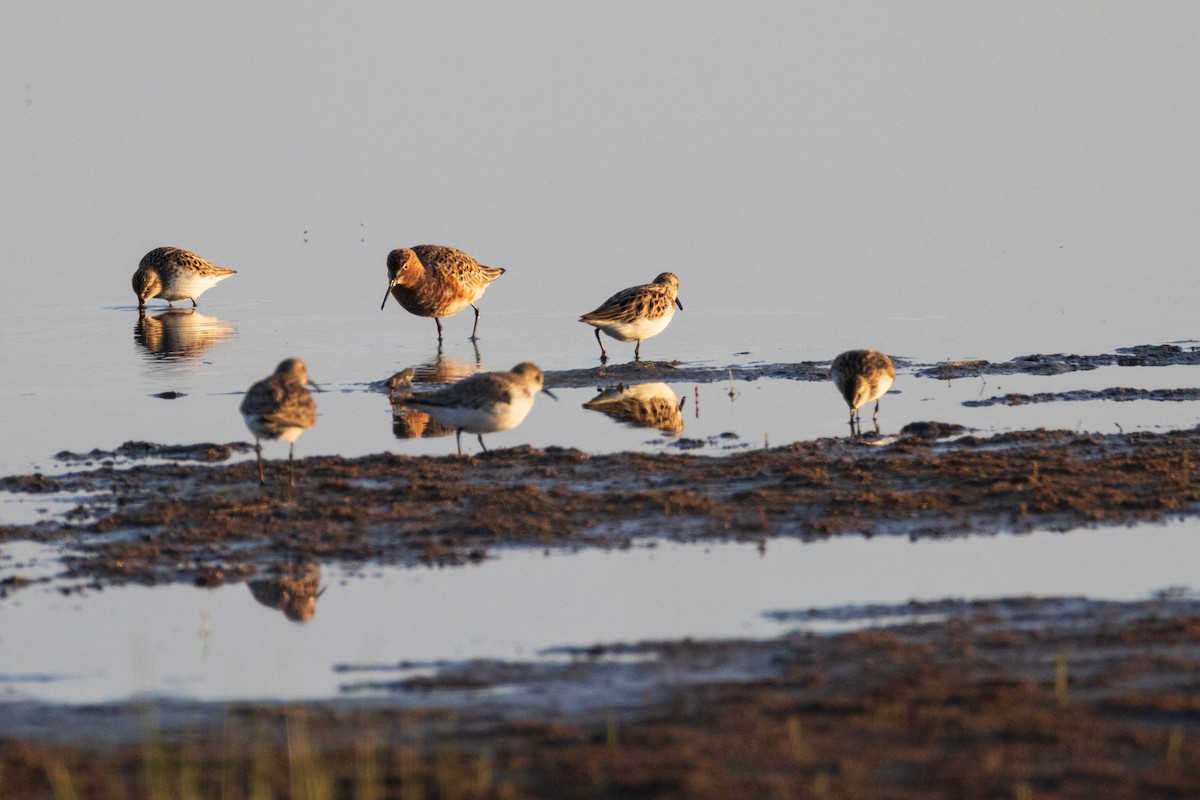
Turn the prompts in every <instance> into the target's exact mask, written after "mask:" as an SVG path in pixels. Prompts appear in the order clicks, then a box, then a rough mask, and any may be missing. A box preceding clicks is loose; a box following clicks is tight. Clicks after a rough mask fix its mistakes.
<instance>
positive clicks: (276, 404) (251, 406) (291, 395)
mask: <svg viewBox="0 0 1200 800" xmlns="http://www.w3.org/2000/svg"><path fill="white" fill-rule="evenodd" d="M305 386H312V387H313V388H314V389H315V388H317V387H316V384H314V383H313V382H312V381H311V380H309V379H308V367H306V366H305V365H304V362H303V361H301V360H300V359H298V358H288V359H284V360H283V361H281V362H279V366H278V367H276V368H275V372H274V373H273V374H272V375H271V376H270V377H267V378H263V379H262V380H261V381H259V382H258V383H256V384H254V385H253V386H251V387H250V391H248V392H246V397H245V399H244V400H242V405H241V412H242V417H244V418H245V420H246V427H247V428H249V429H250V431H251V433H253V434H254V452H255V454H256V455H257V456H258V482H259V483H260V484H263V483H266V480H265V479H264V478H263V460H262V442H261V441H260V440H262V439H283V440H284V441H285V442H287V443H288V466H289V467H290V468H291V473H292V485H293V486H295V485H296V459H295V450H296V440H297V439H299V438H300V434H302V433H304V431H305V430H307V429H308V428H311V427H312V426H313V425H315V424H316V422H317V404H316V402H314V401H313V399H312V395H311V394H309V393H308V389H306V388H304V387H305Z"/></svg>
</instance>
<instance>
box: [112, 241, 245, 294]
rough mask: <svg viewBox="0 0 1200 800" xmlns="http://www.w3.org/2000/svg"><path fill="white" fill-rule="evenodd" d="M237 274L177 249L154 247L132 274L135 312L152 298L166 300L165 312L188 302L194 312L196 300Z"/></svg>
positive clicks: (143, 257)
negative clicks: (177, 302)
mask: <svg viewBox="0 0 1200 800" xmlns="http://www.w3.org/2000/svg"><path fill="white" fill-rule="evenodd" d="M236 274H237V272H236V271H235V270H232V269H226V268H225V267H218V266H217V265H216V264H210V263H209V262H207V261H205V260H204V259H203V258H201V257H200V256H198V255H196V254H195V253H192V252H189V251H187V250H183V249H181V248H179V247H156V248H155V249H153V250H151V251H150V252H149V253H146V255H144V256H142V261H141V263H140V264H138V268H137V272H135V273H133V293H134V294H136V295H137V299H138V308H145V307H146V301H147V300H149V299H151V298H152V297H161V298H162V299H163V300H166V301H167V307H168V308H170V307H171V306H172V304H173V303H174V302H175V301H176V300H191V301H192V308H195V307H196V298H197V297H199V296H200V295H202V294H204V293H205V292H207V291H208V290H209V289H211V288H212V287H214V286H216V285H217V284H218V283H220V282H221V281H223V280H225V279H226V278H228V277H229V276H230V275H236Z"/></svg>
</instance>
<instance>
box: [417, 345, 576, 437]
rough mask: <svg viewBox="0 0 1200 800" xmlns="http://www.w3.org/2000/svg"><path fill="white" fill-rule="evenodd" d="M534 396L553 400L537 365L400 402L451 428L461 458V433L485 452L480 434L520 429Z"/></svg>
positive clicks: (488, 375) (491, 374) (477, 378)
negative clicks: (472, 438)
mask: <svg viewBox="0 0 1200 800" xmlns="http://www.w3.org/2000/svg"><path fill="white" fill-rule="evenodd" d="M538 392H543V393H545V394H548V395H550V396H551V397H554V393H553V392H551V391H550V390H549V389H547V388H546V379H545V376H544V375H543V374H542V371H541V370H540V369H539V368H538V367H537V365H536V364H530V363H529V362H524V363H522V364H517V365H516V366H515V367H513V368H512V370H510V371H508V372H484V373H480V374H478V375H472V376H470V377H469V378H464V379H463V380H461V381H459V382H458V383H455V384H451V385H450V386H447V387H446V388H445V389H441V390H439V391H436V392H418V393H414V394H410V395H408V396H407V397H405V398H404V399H403V400H401V401H400V402H402V403H403V404H405V405H407V406H410V407H412V408H416V409H419V410H421V411H424V412H426V413H428V414H429V416H431V417H433V419H434V421H436V422H440V423H441V424H443V425H448V426H450V427H451V428H454V429H455V432H456V433H455V440H456V441H457V443H458V454H459V455H460V456H461V455H462V432H463V431H466V432H467V433H474V434H477V435H478V437H479V446H480V447H481V448H483V450H484V451H485V452H486V451H487V446H486V445H484V443H483V434H485V433H496V432H499V431H506V430H509V429H511V428H515V427H516V426H518V425H520V424H521V421H522V420H524V419H525V417H526V416H528V414H529V411H530V409H532V408H533V398H534V396H535V395H536V394H537V393H538ZM554 399H555V400H557V399H558V398H557V397H554Z"/></svg>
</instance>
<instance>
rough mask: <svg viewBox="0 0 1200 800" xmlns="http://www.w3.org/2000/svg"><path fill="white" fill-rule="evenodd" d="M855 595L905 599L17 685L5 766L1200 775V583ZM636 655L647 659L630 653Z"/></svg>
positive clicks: (958, 785) (859, 790)
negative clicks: (512, 646)
mask: <svg viewBox="0 0 1200 800" xmlns="http://www.w3.org/2000/svg"><path fill="white" fill-rule="evenodd" d="M823 613H825V614H829V613H830V612H828V611H826V612H823ZM835 613H837V614H838V615H839V616H840V617H841V618H842V619H843V620H844V621H853V620H855V619H857V620H860V621H864V622H870V621H871V620H872V619H876V620H885V618H895V617H899V618H902V619H907V621H901V622H899V623H894V624H890V625H888V624H886V621H885V627H882V628H877V629H869V630H863V631H857V632H850V633H844V634H836V635H817V634H812V633H805V632H802V631H801V632H796V633H792V634H789V635H786V636H782V637H779V638H777V639H772V640H769V641H718V642H695V641H678V642H644V643H639V644H631V645H622V646H617V647H611V648H591V649H588V650H586V651H578V652H575V653H572V654H570V655H571V656H572V658H571V659H570V660H569V661H567V662H566V663H558V664H554V663H530V664H522V663H516V664H507V663H502V662H470V663H465V664H461V665H447V666H445V667H444V668H443V669H442V670H440V671H439V672H438V673H437V675H435V676H434V677H433V678H430V679H426V680H422V681H398V682H397V683H396V684H395V685H394V686H390V687H384V688H385V689H386V693H385V694H384V695H382V696H376V697H371V698H369V699H363V700H355V699H353V696H351V698H350V699H343V700H340V701H332V702H325V703H310V704H306V705H298V704H245V703H238V704H203V703H177V702H170V701H163V702H159V703H149V704H145V703H143V704H116V705H108V706H94V707H83V708H80V707H59V706H45V705H38V704H0V731H3V732H4V733H3V734H0V736H3V737H4V738H0V766H3V768H4V778H5V781H6V785H8V786H10V787H19V789H20V791H21V794H20V796H22V797H28V798H43V797H45V798H50V797H61V796H63V795H62V794H61V790H62V786H63V775H67V776H69V777H70V781H71V786H72V788H73V789H76V790H79V791H80V794H81V796H89V797H92V796H100V797H103V796H114V795H111V794H105V792H110V793H111V792H112V791H114V789H113V786H114V782H113V781H114V779H113V776H114V775H125V776H130V777H129V779H128V780H123V781H120V783H123V784H125V786H124V788H123V789H122V791H123V792H126V791H127V792H128V794H121V795H120V796H134V797H143V796H146V794H145V791H146V784H147V783H148V782H149V779H148V778H144V777H141V776H150V775H152V774H159V775H165V776H168V777H167V778H165V779H163V778H160V780H166V781H167V782H168V784H169V785H172V786H174V785H179V786H181V787H182V786H185V785H191V783H194V785H195V787H197V788H198V787H203V786H206V787H208V788H209V791H210V792H211V794H208V793H206V794H205V796H218V793H217V788H218V787H220V786H225V787H238V788H236V789H235V790H234V791H235V796H244V795H242V794H241V792H242V791H244V788H245V787H249V786H254V785H258V786H260V787H261V786H262V785H268V784H269V785H270V786H271V787H272V789H273V791H274V795H273V796H276V797H306V796H311V795H308V794H304V793H303V792H301V793H299V794H298V793H297V791H298V790H297V785H296V774H297V771H299V770H302V769H303V770H304V771H306V772H316V773H317V774H318V775H320V776H322V777H323V778H324V779H325V780H327V781H328V782H329V784H330V785H332V786H337V787H341V790H340V791H338V792H336V793H331V794H330V795H328V796H336V797H353V796H355V794H354V791H355V788H356V787H361V786H362V781H363V776H364V775H369V776H372V777H371V781H370V786H371V787H372V789H373V790H374V791H375V792H376V796H380V797H412V796H415V793H417V792H419V793H420V794H421V796H425V797H460V798H505V797H528V798H592V797H645V798H676V797H679V798H683V797H687V798H714V799H715V798H727V797H761V798H780V799H781V800H782V798H792V797H809V796H815V797H855V798H900V797H930V798H933V797H938V798H942V797H944V798H958V797H988V798H990V797H995V798H1010V797H1014V796H1016V797H1055V798H1118V797H1119V798H1127V797H1143V798H1144V797H1163V798H1168V797H1171V798H1179V797H1191V796H1195V794H1196V792H1197V791H1200V706H1198V704H1197V701H1196V692H1197V685H1196V677H1195V676H1196V675H1197V674H1200V670H1198V668H1200V644H1198V642H1200V639H1198V634H1200V602H1198V601H1197V600H1196V599H1195V598H1193V597H1183V596H1163V597H1160V598H1157V599H1154V600H1150V601H1145V602H1140V603H1101V602H1094V601H1087V600H1082V599H1079V598H1049V599H1036V600H1035V599H1012V600H999V601H988V602H974V603H962V602H953V601H948V602H942V603H936V604H926V605H922V606H914V605H908V606H899V607H889V608H870V609H861V608H848V609H842V610H840V611H838V612H835ZM795 615H796V617H797V618H799V619H802V618H803V617H804V616H805V612H802V611H797V612H795ZM631 655H636V656H639V657H640V658H639V659H638V660H629V659H628V658H626V659H625V660H621V658H620V657H622V656H625V657H628V656H631ZM298 751H299V752H300V753H301V754H302V755H303V757H304V759H306V761H304V762H303V763H298V761H297V752H298ZM151 769H154V770H158V771H159V772H158V773H151V771H150V770H151ZM256 776H257V778H256ZM256 779H257V781H258V783H255V780H256ZM185 781H186V782H189V783H185ZM10 796H14V795H11V794H10ZM360 796H361V795H360Z"/></svg>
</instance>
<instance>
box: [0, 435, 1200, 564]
mask: <svg viewBox="0 0 1200 800" xmlns="http://www.w3.org/2000/svg"><path fill="white" fill-rule="evenodd" d="M909 432H910V434H911V435H904V436H900V437H897V438H894V439H886V438H872V437H868V438H865V439H822V440H816V441H810V442H797V443H795V444H792V445H789V446H786V447H779V448H774V449H770V450H757V451H742V452H737V453H733V454H730V455H727V456H722V457H717V458H714V457H705V458H694V457H689V456H688V455H686V454H669V453H659V454H639V453H621V454H614V455H599V456H589V455H586V454H584V453H581V452H579V451H576V450H562V449H548V450H544V451H543V450H534V449H531V448H528V447H521V448H514V449H509V450H498V451H492V452H488V453H484V454H481V455H479V456H475V457H472V458H469V459H461V458H456V457H442V458H431V457H405V456H397V455H375V456H367V457H362V458H354V459H346V458H339V457H317V458H308V459H303V460H301V461H298V462H297V472H298V474H299V484H298V486H297V487H296V488H292V487H291V486H290V485H289V483H288V479H287V470H286V466H285V465H284V464H283V463H281V462H271V463H270V465H269V473H268V481H267V486H266V488H265V489H262V488H260V487H259V485H258V481H257V472H256V469H255V466H254V464H253V463H252V462H249V461H244V462H240V463H234V464H228V465H221V464H217V465H213V464H202V465H193V464H188V463H184V462H180V463H153V464H134V465H132V466H128V467H123V468H117V467H115V466H108V465H102V466H99V467H94V468H92V469H84V470H80V471H76V472H71V473H68V474H65V475H56V476H45V475H26V476H15V477H9V478H4V479H0V489H3V490H6V491H10V492H21V493H35V494H40V493H47V492H66V493H78V495H79V497H78V499H77V500H76V501H75V506H74V508H73V509H72V510H71V511H69V512H68V513H67V514H66V515H65V516H64V517H58V518H54V519H51V520H48V521H43V522H40V523H37V524H36V525H32V526H9V527H4V528H0V536H2V537H5V538H27V539H28V538H34V539H40V540H43V541H50V540H64V541H69V542H70V544H71V554H70V555H69V556H68V557H67V560H66V563H67V566H68V570H69V575H70V576H73V577H75V578H79V579H83V580H88V581H98V582H99V583H100V584H103V583H109V582H116V583H124V582H131V581H135V582H141V583H146V584H154V583H164V582H177V581H187V582H194V583H198V584H200V585H205V586H211V585H217V584H219V583H221V582H224V581H230V580H246V579H249V578H250V577H252V576H254V575H256V573H258V572H260V571H262V570H264V569H268V568H271V567H274V566H275V565H278V564H281V563H288V562H308V561H318V562H335V561H336V562H345V563H349V564H355V563H360V562H366V561H376V562H381V563H394V564H437V565H454V564H463V563H469V562H475V561H480V560H483V559H486V558H487V557H488V555H489V553H490V552H491V551H493V550H494V549H496V548H500V547H515V546H523V547H529V546H536V547H558V548H582V547H603V548H619V547H625V546H628V545H630V544H631V543H632V542H633V541H635V540H638V539H650V538H666V539H671V540H677V541H699V540H704V539H735V540H750V541H761V542H767V541H769V540H770V539H771V538H773V537H778V536H788V537H798V538H802V539H816V538H822V537H828V536H837V535H842V534H861V535H866V536H875V535H904V536H909V537H914V538H917V537H937V536H958V535H964V534H969V533H995V532H1004V531H1026V530H1032V529H1034V528H1039V529H1053V530H1066V529H1070V528H1076V527H1081V526H1088V525H1098V524H1110V525H1111V524H1127V523H1132V522H1137V521H1143V520H1157V519H1162V518H1165V517H1168V516H1183V515H1191V514H1195V513H1197V510H1200V481H1198V480H1197V478H1200V459H1197V458H1196V457H1195V455H1194V454H1195V453H1196V452H1198V450H1197V448H1198V447H1200V431H1197V430H1189V431H1175V432H1171V433H1132V434H1113V435H1098V434H1076V433H1071V432H1064V431H1045V430H1038V431H1026V432H1017V433H1007V434H1001V435H997V436H993V437H990V438H980V437H977V436H974V435H969V434H963V433H962V429H960V428H958V427H957V426H942V425H940V424H938V423H917V424H914V425H913V426H911V427H910V429H909ZM939 435H950V436H951V438H950V439H948V440H947V439H944V438H938V437H939ZM207 447H208V446H204V448H207ZM202 449H203V448H202Z"/></svg>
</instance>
